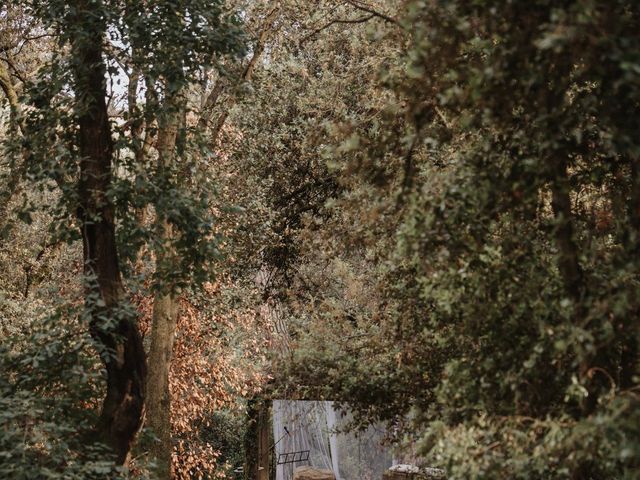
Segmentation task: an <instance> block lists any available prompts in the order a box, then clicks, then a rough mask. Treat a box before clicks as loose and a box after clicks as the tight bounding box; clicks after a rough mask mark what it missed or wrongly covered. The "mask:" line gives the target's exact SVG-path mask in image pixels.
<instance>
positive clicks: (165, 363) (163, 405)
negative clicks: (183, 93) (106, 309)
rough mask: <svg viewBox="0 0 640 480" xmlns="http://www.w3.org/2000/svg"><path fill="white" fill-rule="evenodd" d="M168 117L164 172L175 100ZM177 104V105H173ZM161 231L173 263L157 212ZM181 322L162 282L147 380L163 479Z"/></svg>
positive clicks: (161, 135) (163, 124)
mask: <svg viewBox="0 0 640 480" xmlns="http://www.w3.org/2000/svg"><path fill="white" fill-rule="evenodd" d="M167 104H168V108H167V110H168V111H167V112H165V115H164V117H162V118H160V119H159V131H158V143H157V149H158V167H159V171H160V172H161V174H163V173H164V172H165V170H166V169H167V167H169V166H170V165H171V164H172V162H173V161H174V150H175V145H176V138H177V134H178V125H179V122H180V109H179V108H177V105H174V104H173V102H172V100H171V99H168V100H167ZM173 107H175V108H173ZM157 214H158V219H157V225H158V234H159V236H160V238H161V247H160V248H159V249H158V250H157V251H156V262H157V264H158V265H161V264H169V265H170V264H171V263H172V261H173V256H174V254H173V249H172V247H171V242H172V240H173V236H174V235H173V229H172V226H171V224H170V223H169V222H168V221H167V219H166V218H165V217H164V216H163V215H162V212H157ZM177 321H178V303H177V298H176V294H175V292H174V289H173V285H166V284H165V285H162V288H161V290H159V291H158V292H157V293H156V295H155V298H154V303H153V320H152V325H151V346H150V349H149V377H148V380H147V385H148V392H147V412H148V414H147V417H148V422H147V424H148V426H149V427H151V429H152V430H153V432H154V433H155V435H156V436H157V437H158V441H157V442H154V444H153V446H152V447H151V449H150V454H151V457H152V458H154V459H155V462H156V471H155V474H156V475H157V477H158V478H160V479H169V478H171V453H172V451H173V445H172V443H171V415H170V414H171V392H170V391H169V372H170V370H171V356H172V352H173V343H174V338H175V331H176V324H177Z"/></svg>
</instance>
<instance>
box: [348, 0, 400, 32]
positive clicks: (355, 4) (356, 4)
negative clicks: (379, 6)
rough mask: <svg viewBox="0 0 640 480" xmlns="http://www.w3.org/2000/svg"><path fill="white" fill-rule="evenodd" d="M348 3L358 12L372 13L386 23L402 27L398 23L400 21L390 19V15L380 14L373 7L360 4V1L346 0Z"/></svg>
mask: <svg viewBox="0 0 640 480" xmlns="http://www.w3.org/2000/svg"><path fill="white" fill-rule="evenodd" d="M346 2H347V3H348V4H349V5H351V6H352V7H353V8H356V9H357V10H362V11H363V12H367V13H370V14H371V15H373V16H374V17H378V18H380V19H382V20H384V21H385V22H389V23H393V24H394V25H397V26H400V22H398V20H396V19H395V18H393V17H390V16H389V15H386V14H384V13H381V12H378V11H377V10H374V9H373V8H372V7H371V6H369V5H367V4H364V3H362V2H359V1H358V0H346Z"/></svg>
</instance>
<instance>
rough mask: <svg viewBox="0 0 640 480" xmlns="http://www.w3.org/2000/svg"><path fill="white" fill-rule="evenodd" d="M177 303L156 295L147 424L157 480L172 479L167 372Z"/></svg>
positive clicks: (169, 396)
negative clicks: (152, 437)
mask: <svg viewBox="0 0 640 480" xmlns="http://www.w3.org/2000/svg"><path fill="white" fill-rule="evenodd" d="M177 318H178V304H177V302H176V298H175V297H174V296H173V294H162V293H158V294H156V297H155V299H154V303H153V325H152V327H151V348H150V350H149V377H148V380H147V385H148V390H147V412H148V414H147V424H148V426H149V427H150V428H151V429H152V430H153V433H154V434H155V435H156V436H157V437H158V440H157V441H156V442H154V443H153V444H152V447H151V449H150V454H151V457H153V458H154V459H155V462H156V471H155V474H156V475H157V477H158V478H159V479H169V478H171V453H172V451H173V446H172V444H171V393H170V391H169V371H170V369H171V354H172V350H173V340H174V338H175V331H176V323H177V322H176V321H177Z"/></svg>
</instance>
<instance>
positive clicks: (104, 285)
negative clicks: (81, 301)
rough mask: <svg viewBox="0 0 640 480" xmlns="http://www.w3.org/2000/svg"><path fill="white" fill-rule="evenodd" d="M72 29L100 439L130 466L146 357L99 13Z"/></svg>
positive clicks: (84, 14)
mask: <svg viewBox="0 0 640 480" xmlns="http://www.w3.org/2000/svg"><path fill="white" fill-rule="evenodd" d="M75 7H76V11H77V16H76V17H75V22H74V24H73V25H72V27H71V29H70V32H69V33H70V37H71V44H72V54H73V73H74V80H75V85H74V87H75V97H76V102H77V103H76V112H77V118H78V125H79V129H78V147H79V152H80V155H81V161H80V180H79V185H78V193H79V206H78V212H77V214H78V219H79V221H80V228H81V233H82V239H83V252H84V273H85V280H86V283H87V286H86V291H85V305H86V308H87V310H88V312H89V315H90V330H91V334H92V336H93V338H94V339H95V340H96V342H97V343H98V345H99V349H100V356H101V358H102V361H103V362H104V365H105V369H106V373H107V393H106V397H105V399H104V403H103V406H102V412H101V415H100V419H99V425H98V428H99V433H100V437H101V438H102V439H103V440H104V441H105V442H106V443H107V444H109V445H110V446H111V447H112V448H113V450H114V451H115V453H116V456H117V461H118V463H121V464H125V463H126V462H127V460H128V457H129V451H130V449H131V445H132V443H133V440H134V439H135V436H136V434H137V432H138V431H139V429H140V427H141V425H142V421H143V417H144V395H145V385H144V380H145V373H146V371H145V355H144V349H143V346H142V341H141V337H140V334H139V332H138V328H137V324H136V321H135V317H134V315H133V314H132V313H131V312H130V311H129V310H128V309H127V308H126V306H125V305H124V303H125V302H124V289H123V285H122V278H121V275H120V268H119V264H118V252H117V248H116V238H115V225H114V212H113V205H112V204H111V202H110V200H109V198H108V196H107V192H108V191H109V189H110V187H111V173H112V172H111V160H112V155H113V144H112V139H111V130H110V126H109V119H108V115H107V105H106V101H105V98H106V82H105V65H104V62H103V58H102V42H103V35H104V32H105V26H104V24H103V22H102V20H101V19H100V16H99V15H96V14H95V11H94V8H95V6H92V5H89V3H88V2H84V1H79V2H77V3H76V5H75Z"/></svg>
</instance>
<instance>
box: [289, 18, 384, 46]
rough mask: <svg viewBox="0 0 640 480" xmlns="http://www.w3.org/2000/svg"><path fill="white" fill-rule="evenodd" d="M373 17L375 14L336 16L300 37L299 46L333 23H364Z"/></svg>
mask: <svg viewBox="0 0 640 480" xmlns="http://www.w3.org/2000/svg"><path fill="white" fill-rule="evenodd" d="M374 17H375V15H373V14H370V15H367V16H365V17H359V18H347V19H339V18H338V19H335V20H331V21H330V22H328V23H326V24H324V25H323V26H322V27H320V28H316V29H315V30H314V31H313V32H311V33H310V34H309V35H307V36H305V37H304V38H302V40H300V46H302V45H304V43H305V42H307V41H308V40H309V39H310V38H313V37H315V36H316V35H317V34H319V33H320V32H322V31H324V30H326V29H327V28H329V27H331V26H332V25H335V24H354V23H364V22H368V21H369V20H371V19H372V18H374Z"/></svg>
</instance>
